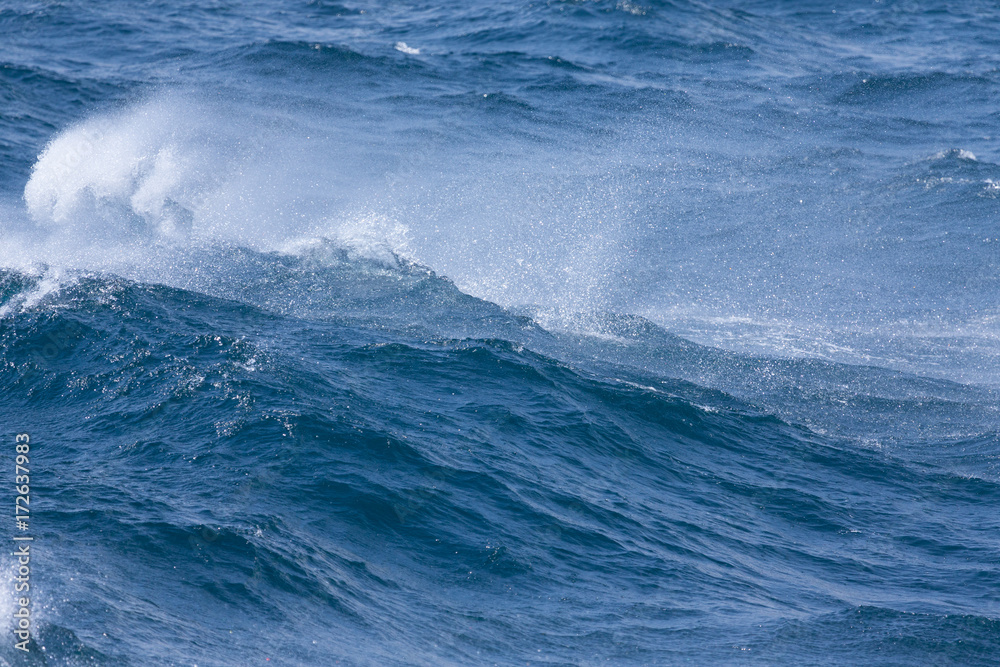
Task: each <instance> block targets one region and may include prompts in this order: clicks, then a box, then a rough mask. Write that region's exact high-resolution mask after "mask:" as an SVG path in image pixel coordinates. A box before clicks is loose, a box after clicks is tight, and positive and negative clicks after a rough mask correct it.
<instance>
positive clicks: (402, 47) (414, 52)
mask: <svg viewBox="0 0 1000 667" xmlns="http://www.w3.org/2000/svg"><path fill="white" fill-rule="evenodd" d="M396 50H397V51H401V52H403V53H405V54H407V55H409V56H419V55H420V49H415V48H413V47H412V46H407V45H406V42H396Z"/></svg>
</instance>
